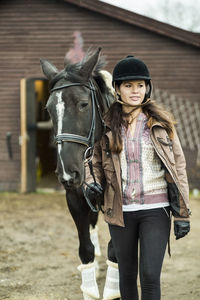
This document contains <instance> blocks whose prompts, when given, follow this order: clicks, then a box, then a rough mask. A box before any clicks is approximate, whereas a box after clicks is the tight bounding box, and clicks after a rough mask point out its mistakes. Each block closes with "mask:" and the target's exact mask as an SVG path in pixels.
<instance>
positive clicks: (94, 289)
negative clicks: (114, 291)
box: [78, 262, 99, 300]
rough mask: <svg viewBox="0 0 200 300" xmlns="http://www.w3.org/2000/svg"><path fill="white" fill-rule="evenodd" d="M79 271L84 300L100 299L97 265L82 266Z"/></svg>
mask: <svg viewBox="0 0 200 300" xmlns="http://www.w3.org/2000/svg"><path fill="white" fill-rule="evenodd" d="M78 270H79V271H80V272H81V277H82V284H81V286H80V288H81V290H82V292H83V297H84V299H86V300H90V299H99V289H98V286H97V282H96V270H95V263H94V262H93V263H89V264H82V265H80V266H78ZM88 297H89V298H88Z"/></svg>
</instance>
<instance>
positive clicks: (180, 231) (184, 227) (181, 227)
mask: <svg viewBox="0 0 200 300" xmlns="http://www.w3.org/2000/svg"><path fill="white" fill-rule="evenodd" d="M189 231H190V222H189V221H174V234H175V236H176V240H178V239H180V238H182V237H184V236H185V235H186V234H188V232H189Z"/></svg>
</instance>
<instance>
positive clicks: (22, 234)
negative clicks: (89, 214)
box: [0, 193, 200, 300]
mask: <svg viewBox="0 0 200 300" xmlns="http://www.w3.org/2000/svg"><path fill="white" fill-rule="evenodd" d="M191 208H192V211H193V216H192V222H191V233H190V234H189V235H188V236H187V237H185V238H184V239H181V240H178V241H175V239H174V236H173V234H172V235H171V248H172V257H171V258H169V257H168V255H167V254H166V257H165V262H164V267H163V273H162V299H163V300H171V299H174V300H199V299H200V238H199V231H200V217H199V214H200V199H193V200H191ZM98 226H99V228H100V242H101V250H102V256H101V257H100V258H99V259H98V261H99V264H100V277H99V279H98V284H99V288H100V293H101V295H102V290H103V285H104V280H105V272H106V264H105V261H106V244H107V241H108V231H107V225H106V223H105V222H104V221H103V218H102V215H101V216H100V219H99V223H98ZM77 249H78V239H77V233H76V229H75V226H74V223H73V221H72V218H71V216H70V214H69V212H68V209H67V206H66V202H65V196H64V194H62V193H50V194H42V193H40V194H28V195H21V194H6V193H2V194H0V300H3V299H10V300H38V299H40V300H80V299H82V294H81V291H80V274H79V271H78V270H77V266H78V265H79V264H80V260H79V257H78V251H77Z"/></svg>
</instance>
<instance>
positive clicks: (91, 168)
mask: <svg viewBox="0 0 200 300" xmlns="http://www.w3.org/2000/svg"><path fill="white" fill-rule="evenodd" d="M89 86H90V89H91V98H92V104H93V116H95V104H96V107H97V110H98V113H99V117H100V119H101V123H102V125H103V128H104V131H105V123H104V120H103V117H102V114H101V111H100V107H99V103H98V102H97V99H96V94H95V88H94V85H93V82H92V81H91V80H89ZM93 91H94V92H93ZM93 119H94V118H93ZM94 132H95V124H94V126H93V130H92V133H91V135H92V138H91V148H92V152H93V149H94V138H95V136H94ZM88 166H89V169H90V174H91V175H92V177H93V180H94V183H95V184H97V182H96V178H95V174H94V169H93V164H92V158H91V159H90V160H88ZM84 184H85V185H86V186H87V187H89V188H90V186H89V184H88V183H87V182H84ZM82 191H83V194H84V197H85V199H86V202H87V204H88V205H89V207H90V209H91V210H92V211H93V212H96V213H98V212H99V211H102V212H103V213H104V211H103V209H102V206H101V199H100V197H97V199H96V201H97V208H96V207H94V205H93V204H92V203H91V201H90V199H89V198H88V197H87V195H86V190H85V189H84V187H83V186H82Z"/></svg>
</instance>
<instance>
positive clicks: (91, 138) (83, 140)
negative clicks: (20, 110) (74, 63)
mask: <svg viewBox="0 0 200 300" xmlns="http://www.w3.org/2000/svg"><path fill="white" fill-rule="evenodd" d="M62 78H65V76H64V75H63V74H62V73H61V74H58V75H57V76H56V77H55V78H54V79H53V80H52V81H51V82H50V86H51V89H50V93H53V92H54V91H58V90H62V89H65V88H69V87H72V86H84V87H86V88H88V89H89V90H90V94H91V103H92V121H91V125H90V130H89V133H88V136H87V137H85V136H81V135H77V134H72V133H61V134H57V135H56V136H55V143H56V144H62V143H64V142H71V143H78V144H81V145H84V146H86V147H87V148H86V150H85V152H84V157H83V159H84V163H86V162H87V163H88V165H89V168H90V173H91V175H92V176H93V179H94V182H95V183H96V179H95V176H94V172H93V166H92V156H93V149H94V143H95V124H96V109H95V107H97V111H98V114H99V117H100V120H101V124H102V127H103V130H104V131H105V123H104V120H103V116H102V112H101V109H100V105H99V102H98V98H97V91H96V89H95V86H94V84H93V82H92V80H91V79H89V81H88V84H85V83H80V82H75V83H68V84H64V85H60V86H57V87H53V86H54V85H55V83H56V82H58V81H59V80H60V79H62ZM84 184H85V185H88V184H87V183H86V182H84ZM82 190H83V193H84V196H85V198H86V201H87V203H88V205H89V206H90V208H91V210H92V211H93V212H98V211H99V210H101V206H99V205H98V209H96V208H95V207H94V206H93V205H92V203H91V202H90V200H89V199H88V197H87V196H86V193H85V189H84V187H83V186H82Z"/></svg>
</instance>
